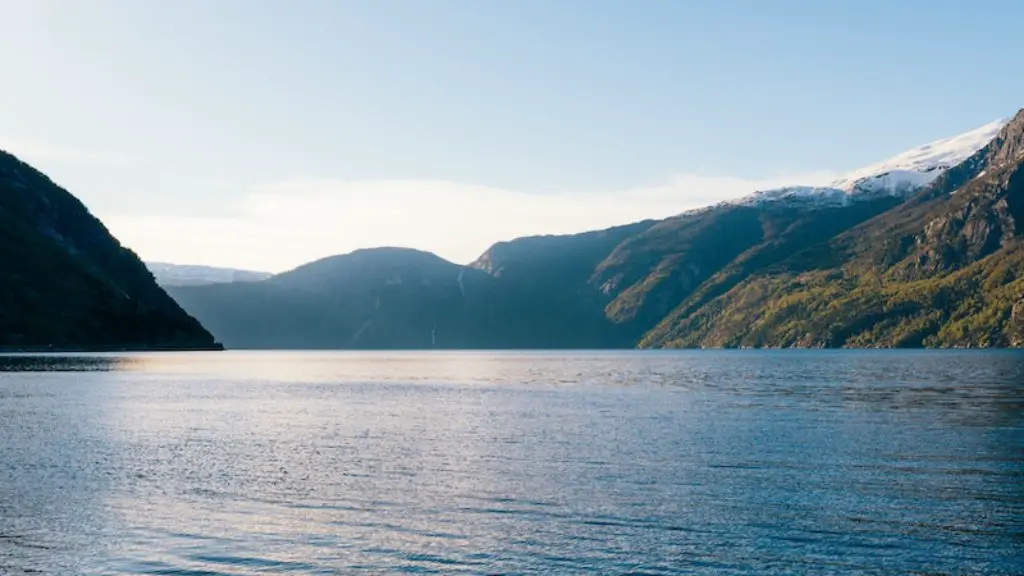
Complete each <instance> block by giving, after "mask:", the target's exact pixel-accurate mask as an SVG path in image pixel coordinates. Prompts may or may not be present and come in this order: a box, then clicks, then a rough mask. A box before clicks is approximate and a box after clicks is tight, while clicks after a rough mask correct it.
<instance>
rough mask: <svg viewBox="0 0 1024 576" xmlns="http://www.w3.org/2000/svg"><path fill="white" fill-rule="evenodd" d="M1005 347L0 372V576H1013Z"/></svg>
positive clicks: (1013, 373)
mask: <svg viewBox="0 0 1024 576" xmlns="http://www.w3.org/2000/svg"><path fill="white" fill-rule="evenodd" d="M1022 557H1024V355H1022V354H1019V353H1015V352H967V351H965V352H931V351H920V352H853V351H849V352H810V351H804V352H797V351H793V352H680V353H670V352H664V353H662V352H650V353H640V352H628V353H627V352H623V353H484V352H467V353H456V352H451V353H285V352H265V353H235V352H229V353H220V354H212V353H206V354H202V353H195V354H126V355H82V356H8V357H3V358H2V359H0V574H8V573H9V574H20V573H30V572H34V573H43V574H189V575H217V574H263V573H291V574H348V573H353V572H359V571H365V572H368V573H399V572H438V573H446V574H454V573H473V574H484V573H502V574H516V573H520V574H525V573H545V574H558V573H566V574H572V573H603V574H626V573H631V574H675V573H681V574H683V573H685V574H690V573H708V574H775V573H779V574H830V573H844V574H845V573H887V574H896V573H920V574H1020V573H1024V560H1021V558H1022Z"/></svg>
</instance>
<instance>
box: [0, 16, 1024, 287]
mask: <svg viewBox="0 0 1024 576" xmlns="http://www.w3.org/2000/svg"><path fill="white" fill-rule="evenodd" d="M0 14H2V15H3V16H2V18H3V21H4V34H2V35H0V72H2V78H3V79H2V80H0V86H2V89H0V149H4V150H7V151H9V152H11V153H13V154H15V155H16V156H19V157H20V158H22V159H24V160H25V161H27V162H29V163H31V164H32V165H33V166H35V167H36V168H38V169H40V170H41V171H43V172H44V173H46V174H47V175H49V176H50V177H51V178H52V179H53V180H54V181H55V182H57V183H58V184H60V185H61V186H63V187H64V188H66V189H68V190H69V191H70V192H72V193H73V194H75V195H76V196H77V197H79V198H80V199H81V200H82V201H83V202H84V203H85V204H86V205H87V206H88V207H89V209H90V210H91V211H92V213H93V214H95V215H96V216H97V217H99V218H100V219H101V220H102V221H103V222H104V223H105V224H106V225H107V227H108V228H109V229H110V230H111V232H112V233H114V235H115V236H117V237H118V238H119V239H120V240H121V241H122V243H123V244H125V245H127V246H129V247H130V248H132V249H133V250H135V251H136V252H137V253H138V254H139V255H140V256H141V257H143V258H144V259H147V260H155V261H165V262H174V263H182V264H206V265H217V266H230V267H237V268H248V269H255V270H265V271H270V272H277V271H282V270H286V269H289V268H292V267H294V266H297V265H299V264H301V263H304V262H307V261H310V260H313V259H316V258H320V257H324V256H328V255H331V254H338V253H344V252H349V251H351V250H354V249H357V248H366V247H373V246H408V247H413V248H419V249H423V250H429V251H432V252H435V253H437V254H439V255H441V256H443V257H445V258H448V259H450V260H453V261H455V262H459V263H468V262H469V261H471V260H473V259H474V258H475V257H476V256H477V255H479V254H480V253H481V252H483V251H484V250H485V249H486V248H487V247H488V246H489V245H490V244H491V243H493V242H495V241H499V240H507V239H511V238H514V237H517V236H523V235H533V234H542V233H569V232H578V231H583V230H589V229H595V228H602V227H607V226H611V225H615V224H623V223H626V222H630V221H635V220H639V219H643V218H652V217H666V216H669V215H672V214H676V213H679V212H681V211H684V210H686V209H690V208H695V207H699V206H705V205H708V204H712V203H715V202H718V201H721V200H724V199H729V198H735V197H739V196H743V195H745V194H747V193H750V192H752V191H754V190H759V189H766V188H772V187H776V186H779V185H784V184H811V185H813V184H825V183H828V182H830V181H831V180H832V179H834V178H835V177H837V176H838V175H840V174H842V173H843V172H845V171H848V170H851V169H854V168H857V167H859V166H861V165H864V164H868V163H871V162H874V161H876V160H880V159H883V158H885V157H887V156H890V155H892V154H894V153H897V152H900V151H902V150H904V149H906V148H910V147H913V146H916V145H919V144H923V143H925V142H930V141H932V140H936V139H939V138H944V137H947V136H952V135H955V134H958V133H961V132H965V131H967V130H970V129H972V128H975V127H977V126H980V125H982V124H986V123H988V122H990V121H993V120H995V119H998V118H1003V117H1007V116H1010V115H1012V114H1014V113H1015V112H1016V111H1017V110H1018V109H1020V108H1021V107H1024V74H1020V73H1018V71H1019V70H1020V44H1019V37H1020V34H1019V25H1020V23H1021V22H1024V2H1020V1H1018V0H972V1H967V0H899V1H895V2H894V1H892V0H834V1H827V2H826V1H815V0H714V1H712V0H702V1H687V0H666V1H662V0H635V1H632V0H616V1H610V0H579V1H576V0H365V1H355V0H322V1H317V0H276V1H271V0H217V1H209V0H173V1H172V0H163V1H155V0H78V1H76V2H67V1H64V0H0Z"/></svg>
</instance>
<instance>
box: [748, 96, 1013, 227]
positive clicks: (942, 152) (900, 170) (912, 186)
mask: <svg viewBox="0 0 1024 576" xmlns="http://www.w3.org/2000/svg"><path fill="white" fill-rule="evenodd" d="M1022 117H1024V116H1022V114H1020V113H1019V114H1017V116H1016V117H1015V118H1001V119H999V120H995V121H993V122H989V123H987V124H985V125H984V126H979V127H978V128H975V129H974V130H971V131H969V132H964V133H963V134H958V135H956V136H951V137H949V138H943V139H941V140H936V141H934V142H929V143H927V144H923V145H921V146H917V147H915V148H911V149H909V150H906V151H904V152H901V153H899V154H897V155H895V156H892V157H890V158H887V159H885V160H882V161H880V162H875V163H873V164H869V165H867V166H864V167H862V168H858V169H856V170H852V171H850V172H848V173H846V174H844V175H843V176H842V177H841V178H839V179H837V180H835V181H833V182H832V183H831V184H830V185H828V186H788V187H785V188H776V189H772V190H759V191H757V192H754V193H753V194H750V195H749V196H745V197H743V198H740V199H739V200H736V201H735V202H733V203H735V204H741V205H757V204H764V203H765V202H778V201H786V202H791V203H800V204H803V205H807V206H811V207H814V206H817V205H837V204H838V205H842V204H846V203H848V202H850V201H852V200H859V199H872V198H878V197H884V196H896V197H907V196H909V195H910V194H913V193H914V192H917V191H918V190H921V189H922V188H924V187H925V186H928V185H929V184H931V183H932V182H934V181H935V180H936V179H937V178H938V177H939V176H941V175H942V174H944V173H946V171H947V170H949V169H950V168H952V167H954V166H957V165H958V164H960V163H962V162H964V161H965V160H967V159H968V158H970V157H971V156H973V155H974V154H976V153H978V152H979V151H980V150H982V149H983V148H985V147H986V146H988V145H989V143H991V142H992V141H993V140H995V139H996V138H997V137H998V136H1000V135H1001V134H1002V133H1003V132H1004V128H1005V127H1007V126H1008V125H1010V124H1012V123H1014V122H1018V121H1020V120H1018V119H1019V118H1022Z"/></svg>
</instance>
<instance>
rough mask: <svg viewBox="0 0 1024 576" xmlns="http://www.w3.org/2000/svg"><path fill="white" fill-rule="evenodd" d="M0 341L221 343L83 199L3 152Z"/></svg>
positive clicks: (97, 345)
mask: <svg viewBox="0 0 1024 576" xmlns="http://www.w3.org/2000/svg"><path fill="white" fill-rule="evenodd" d="M0 346H3V347H7V348H33V347H49V346H53V347H56V348H88V349H104V348H133V349H136V348H137V349H149V348H213V347H216V345H215V342H214V339H213V337H212V336H211V335H210V334H209V333H208V332H207V331H206V330H205V329H204V328H203V327H202V326H201V325H200V324H199V322H197V321H196V320H195V319H194V318H192V317H190V316H189V315H188V314H186V313H185V312H184V311H183V310H182V309H181V308H180V307H179V306H178V305H177V304H176V303H175V302H174V301H173V300H172V299H171V298H170V297H169V296H168V295H167V294H166V293H165V292H164V291H163V290H162V289H161V288H160V287H159V286H157V285H156V283H155V282H154V281H153V277H152V275H150V273H149V272H148V270H147V269H146V267H145V266H144V265H143V264H142V262H141V261H140V260H139V259H138V258H137V257H136V256H135V254H133V253H132V252H131V251H130V250H128V249H126V248H123V247H122V246H121V245H120V244H119V243H118V242H117V240H115V239H114V238H113V237H111V235H110V234H109V233H108V232H107V230H106V228H104V226H103V225H102V224H101V223H100V222H99V221H98V220H97V219H96V218H94V217H93V216H92V215H91V214H89V212H88V210H87V209H86V208H85V206H83V205H82V203H81V202H79V201H78V200H77V199H76V198H75V197H74V196H72V195H71V194H69V193H68V192H67V191H65V190H64V189H62V188H60V187H59V186H57V185H56V184H54V183H53V182H52V181H50V179H49V178H47V177H46V176H44V175H43V174H42V173H40V172H38V171H37V170H35V169H33V168H32V167H30V166H28V165H27V164H25V163H23V162H21V161H20V160H18V159H17V158H15V157H14V156H11V155H10V154H7V153H5V152H0Z"/></svg>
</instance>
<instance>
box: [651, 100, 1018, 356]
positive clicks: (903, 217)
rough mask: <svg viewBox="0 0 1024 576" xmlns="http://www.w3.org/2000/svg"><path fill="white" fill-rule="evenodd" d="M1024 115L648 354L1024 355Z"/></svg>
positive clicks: (677, 318)
mask: <svg viewBox="0 0 1024 576" xmlns="http://www.w3.org/2000/svg"><path fill="white" fill-rule="evenodd" d="M1022 163H1024V111H1022V112H1021V113H1019V114H1018V115H1017V116H1016V117H1015V118H1014V119H1013V120H1012V121H1010V122H1009V123H1007V124H1006V125H1005V126H1004V127H1003V129H1002V130H1001V131H1000V132H999V134H998V136H997V137H996V138H995V139H993V140H992V141H991V142H990V143H989V144H988V145H986V146H985V147H984V148H983V149H981V150H979V151H978V152H977V153H976V154H974V155H972V156H971V157H969V158H967V159H966V160H965V161H964V162H962V163H961V164H960V165H958V166H956V167H954V168H952V169H951V170H949V172H947V173H945V174H943V175H942V176H941V177H939V178H936V179H935V180H934V181H933V182H932V184H931V185H930V186H929V187H927V188H925V189H924V190H922V191H921V192H920V193H919V194H918V195H917V196H915V197H913V198H911V199H910V200H909V201H908V202H906V203H903V204H900V205H899V206H897V207H896V208H894V209H892V210H890V211H888V212H886V213H884V214H881V215H879V216H877V217H875V218H873V219H871V220H869V221H867V222H865V223H864V224H861V225H859V226H857V227H855V228H853V229H851V230H849V231H847V232H845V233H843V234H840V235H837V236H836V237H835V238H834V239H832V240H831V241H829V242H827V243H824V244H821V245H816V246H812V247H808V248H807V249H805V250H803V251H801V252H800V253H798V254H795V255H794V256H793V257H791V258H788V259H787V260H785V261H784V262H782V263H780V265H779V266H777V267H776V268H775V269H774V270H772V271H771V272H770V273H765V274H759V275H754V276H752V277H749V278H747V279H745V280H744V281H743V282H742V283H741V284H740V285H738V286H736V287H735V288H733V289H732V290H730V291H729V292H728V293H726V294H724V295H722V296H720V297H718V298H715V299H713V300H711V301H710V302H708V303H706V304H705V305H704V306H702V307H700V308H698V309H696V310H693V309H679V310H677V311H676V312H675V313H673V314H672V315H670V316H669V317H667V318H666V319H665V320H663V321H662V322H661V323H659V325H658V326H657V327H655V328H654V329H653V330H652V331H651V332H649V333H648V334H647V335H646V336H645V338H644V339H643V341H642V345H644V346H651V347H661V346H825V347H837V346H898V347H906V346H1009V345H1020V344H1021V334H1020V316H1021V312H1020V311H1021V305H1020V300H1021V298H1022V297H1024V252H1022V238H1024V167H1022Z"/></svg>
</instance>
